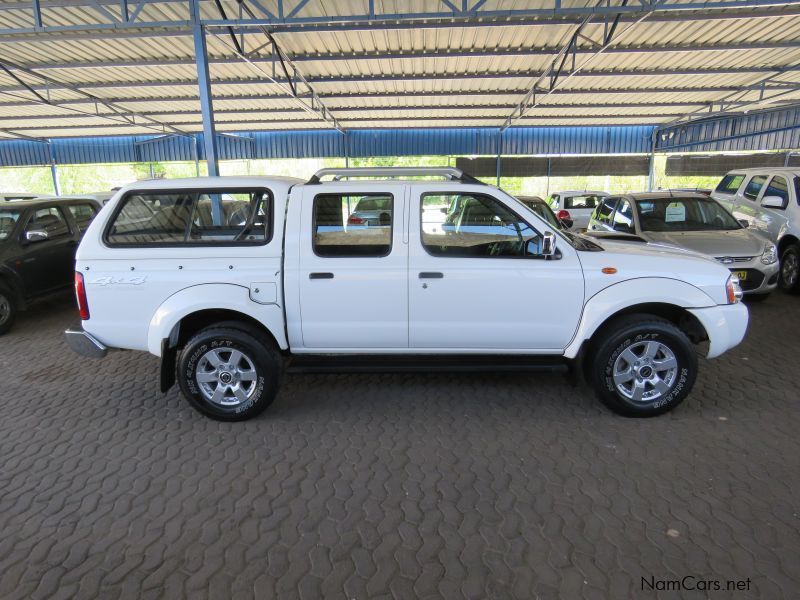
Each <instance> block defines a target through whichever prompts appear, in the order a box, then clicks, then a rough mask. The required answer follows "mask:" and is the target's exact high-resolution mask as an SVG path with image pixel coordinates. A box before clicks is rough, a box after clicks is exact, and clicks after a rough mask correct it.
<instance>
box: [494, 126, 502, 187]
mask: <svg viewBox="0 0 800 600" xmlns="http://www.w3.org/2000/svg"><path fill="white" fill-rule="evenodd" d="M495 168H496V171H497V172H496V176H497V187H500V173H501V172H502V170H503V130H502V129H499V130H498V131H497V164H496V167H495Z"/></svg>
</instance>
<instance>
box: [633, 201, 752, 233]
mask: <svg viewBox="0 0 800 600" xmlns="http://www.w3.org/2000/svg"><path fill="white" fill-rule="evenodd" d="M636 206H637V208H638V209H639V226H640V227H641V230H642V231H730V230H734V229H741V228H742V226H741V225H740V224H739V222H738V221H737V220H736V219H734V218H733V215H731V213H729V212H728V211H727V210H725V209H724V208H722V206H721V205H720V204H718V203H717V202H716V201H715V200H712V199H711V198H708V199H700V198H658V199H656V200H637V201H636Z"/></svg>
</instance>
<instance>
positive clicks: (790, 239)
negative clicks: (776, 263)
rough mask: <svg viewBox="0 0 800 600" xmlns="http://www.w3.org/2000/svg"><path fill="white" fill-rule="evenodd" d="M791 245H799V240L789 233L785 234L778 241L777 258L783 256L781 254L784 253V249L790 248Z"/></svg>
mask: <svg viewBox="0 0 800 600" xmlns="http://www.w3.org/2000/svg"><path fill="white" fill-rule="evenodd" d="M792 244H800V240H798V238H796V237H795V236H793V235H792V234H791V233H787V234H786V235H784V236H783V237H782V238H781V239H780V240H778V256H779V257H781V256H783V253H784V252H785V251H786V248H788V247H789V246H791V245H792Z"/></svg>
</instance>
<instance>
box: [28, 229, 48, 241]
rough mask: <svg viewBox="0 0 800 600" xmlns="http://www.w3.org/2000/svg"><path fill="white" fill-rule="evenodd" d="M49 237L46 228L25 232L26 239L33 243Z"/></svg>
mask: <svg viewBox="0 0 800 600" xmlns="http://www.w3.org/2000/svg"><path fill="white" fill-rule="evenodd" d="M49 237H50V235H49V234H48V233H47V232H46V231H45V230H44V229H31V230H30V231H26V232H25V239H26V240H27V241H29V242H31V243H34V242H43V241H44V240H46V239H47V238H49Z"/></svg>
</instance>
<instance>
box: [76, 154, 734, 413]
mask: <svg viewBox="0 0 800 600" xmlns="http://www.w3.org/2000/svg"><path fill="white" fill-rule="evenodd" d="M364 207H377V208H376V209H375V210H379V212H380V214H379V215H378V217H376V218H371V217H369V218H367V217H365V216H364V214H362V213H364V211H365V208H364ZM356 209H358V211H359V214H357V215H356V218H351V217H352V216H353V213H354V212H355V211H356ZM370 210H371V209H370ZM75 278H76V280H75V284H76V293H77V297H78V304H79V309H80V313H81V317H82V325H83V326H82V329H81V330H70V331H67V332H66V338H67V341H68V343H69V345H70V346H71V347H72V348H73V349H74V350H76V351H77V352H79V353H80V354H83V355H86V356H92V357H102V356H105V355H106V353H107V351H108V349H109V348H122V349H130V350H141V351H146V352H150V353H151V354H153V355H155V356H158V357H160V358H161V388H162V390H163V391H166V390H168V389H170V388H171V387H172V386H173V385H174V383H175V381H176V380H177V383H178V385H179V386H180V388H181V391H182V392H183V394H184V396H185V397H186V398H187V399H188V401H189V402H190V403H191V404H192V406H194V407H195V408H196V409H197V410H199V411H200V412H202V413H204V414H205V415H208V416H209V417H212V418H215V419H220V420H242V419H247V418H250V417H252V416H254V415H256V414H258V413H260V412H261V411H263V410H264V409H265V408H266V407H267V406H268V405H269V404H270V403H271V402H272V401H273V399H274V398H275V395H276V393H277V391H278V387H279V383H280V380H281V377H282V375H283V374H284V373H285V372H286V371H287V370H291V371H295V372H337V373H338V372H344V371H362V372H363V371H397V370H402V371H407V370H434V369H445V370H447V369H460V370H468V371H476V370H480V369H492V370H500V369H513V370H521V369H531V370H537V369H554V368H563V367H564V366H566V367H567V368H570V367H572V369H571V370H572V371H574V372H578V373H581V372H582V373H583V374H584V375H585V377H586V380H587V382H588V383H589V385H590V386H591V387H592V388H593V389H594V390H595V392H596V394H597V396H598V397H599V398H600V400H601V401H603V402H604V403H605V404H606V405H607V406H609V407H610V408H611V409H612V410H614V411H616V412H618V413H620V414H623V415H627V416H636V417H649V416H653V415H657V414H660V413H663V412H666V411H668V410H670V409H672V408H674V407H675V406H676V405H678V404H679V403H680V402H681V401H682V400H683V399H684V398H685V397H686V396H687V395H688V394H689V392H690V390H691V389H692V385H693V384H694V381H695V377H696V375H697V368H698V361H697V352H696V349H695V345H696V344H698V343H700V342H702V341H705V340H707V341H708V347H707V356H708V357H709V358H713V357H716V356H719V355H720V354H722V353H723V352H725V351H726V350H728V349H730V348H732V347H733V346H735V345H736V344H738V343H739V342H740V341H741V340H742V339H743V337H744V335H745V331H746V328H747V321H748V313H747V309H746V307H745V306H744V305H743V304H741V303H740V298H741V290H740V289H739V287H738V284H737V282H736V279H735V277H734V276H732V275H731V273H730V272H729V271H728V269H726V268H725V267H723V266H721V265H719V264H717V263H716V262H715V261H711V260H708V259H707V258H705V257H703V256H700V255H695V254H692V253H690V252H682V251H678V250H676V251H671V250H668V249H664V248H659V249H651V248H648V247H647V246H646V245H641V246H635V247H634V246H631V245H630V244H622V243H618V242H614V241H610V240H599V241H592V240H589V239H587V238H585V237H582V236H578V235H574V234H572V233H570V232H568V231H565V230H563V229H560V228H557V227H554V226H553V225H552V224H550V223H548V222H547V221H545V220H543V219H542V218H541V217H540V216H538V215H537V213H535V212H534V211H533V210H531V209H530V208H529V207H527V206H526V205H525V204H524V203H522V202H520V201H518V200H517V199H515V198H514V197H512V196H510V195H508V194H506V193H505V192H503V191H502V190H500V189H498V188H495V187H492V186H488V185H484V184H482V183H481V182H479V181H477V180H475V179H474V178H472V177H470V176H469V175H467V174H465V173H463V172H461V171H459V170H458V169H402V168H395V169H339V170H331V169H326V170H323V171H320V172H319V173H317V174H316V175H315V176H314V177H312V178H311V179H310V180H309V181H307V182H303V181H301V180H298V179H292V178H282V177H212V178H198V179H185V180H172V181H148V182H140V183H136V184H132V185H130V186H127V187H125V188H123V189H122V190H120V191H119V192H118V193H117V194H116V195H115V197H114V198H112V200H111V201H110V202H109V203H108V205H107V206H105V207H104V209H103V210H102V212H101V213H100V215H99V216H98V218H96V219H95V220H94V222H93V223H92V224H91V226H90V227H89V230H88V231H87V233H86V235H85V237H84V239H83V242H82V243H81V245H80V248H79V250H78V255H77V264H76V274H75Z"/></svg>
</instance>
